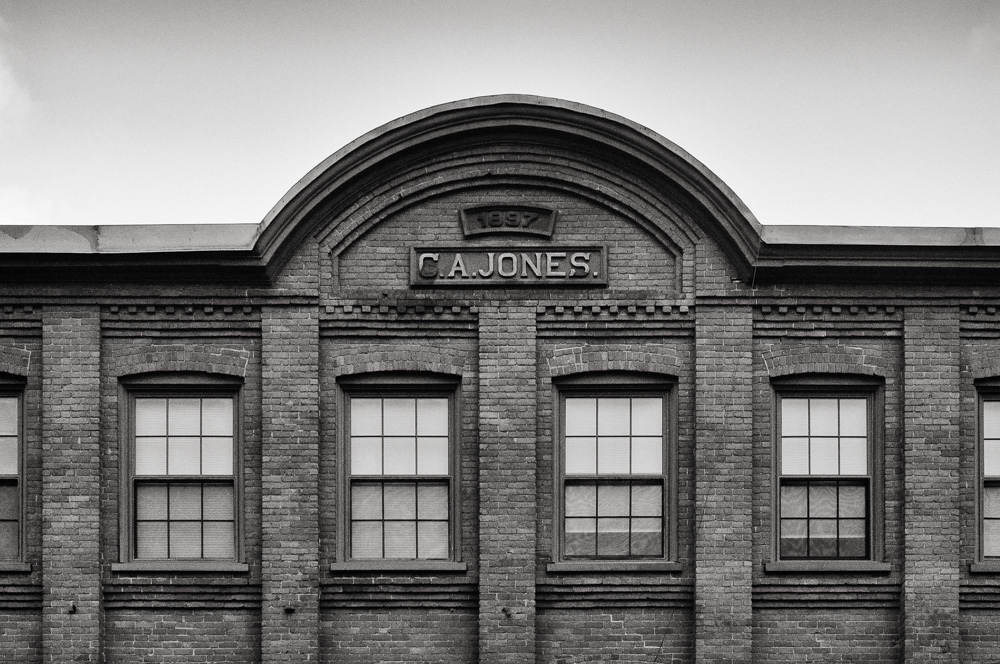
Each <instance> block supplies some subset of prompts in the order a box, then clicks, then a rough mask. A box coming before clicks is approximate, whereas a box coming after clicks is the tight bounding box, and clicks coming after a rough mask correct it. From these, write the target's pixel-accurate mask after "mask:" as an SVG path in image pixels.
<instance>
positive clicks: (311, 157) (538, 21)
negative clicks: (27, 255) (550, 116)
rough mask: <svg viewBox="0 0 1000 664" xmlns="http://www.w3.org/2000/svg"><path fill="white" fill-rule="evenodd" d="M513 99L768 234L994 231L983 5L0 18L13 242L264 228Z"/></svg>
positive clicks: (203, 2) (288, 5) (995, 8)
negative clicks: (832, 228)
mask: <svg viewBox="0 0 1000 664" xmlns="http://www.w3.org/2000/svg"><path fill="white" fill-rule="evenodd" d="M501 93H525V94H535V95H543V96H550V97H560V98H564V99H568V100H571V101H576V102H581V103H584V104H590V105H592V106H596V107H599V108H603V109H606V110H608V111H611V112H614V113H617V114H619V115H623V116H625V117H627V118H629V119H631V120H634V121H636V122H638V123H640V124H643V125H646V126H647V127H649V128H651V129H653V130H654V131H657V132H659V133H660V134H662V135H663V136H665V137H666V138H668V139H670V140H672V141H674V142H675V143H677V144H678V145H680V146H681V147H682V148H684V149H686V150H687V151H688V152H690V153H691V154H693V155H694V156H695V157H696V158H697V159H699V160H701V161H702V162H703V163H704V164H705V165H706V166H708V168H709V169H711V170H712V171H714V172H715V173H716V174H717V175H718V176H719V177H721V178H722V179H723V180H724V181H725V182H726V183H727V184H728V185H729V186H730V187H731V188H732V189H733V190H734V191H735V192H736V194H737V195H738V196H740V197H741V198H742V199H743V200H744V202H746V204H747V205H748V206H749V207H750V209H751V210H752V211H753V212H754V214H755V215H756V216H757V218H758V219H759V220H760V221H761V222H762V223H764V224H835V225H839V224H848V225H897V226H1000V1H994V0H979V1H972V0H967V1H956V0H941V1H938V2H928V1H926V0H891V1H890V0H882V1H877V0H863V1H860V0H859V1H856V2H855V1H846V0H836V1H833V0H830V1H827V2H820V1H819V0H815V1H805V0H795V1H790V0H787V1H778V0H772V1H755V0H730V1H727V2H721V1H711V0H708V1H705V0H692V1H690V2H670V1H668V0H650V1H648V2H639V1H632V2H625V1H620V2H612V1H607V2H595V1H592V0H572V1H565V2H551V1H550V2H541V1H539V0H531V1H526V2H507V1H501V0H492V1H481V2H477V1H472V0H456V1H453V2H449V1H445V0H421V1H419V2H417V1H412V2H405V1H402V0H398V1H395V2H388V1H380V0H357V1H354V0H350V1H346V0H345V1H341V2H331V1H328V2H302V1H295V0H282V1H281V2H264V1H257V2H232V1H229V0H211V1H209V0H170V1H169V2H163V1H154V0H148V1H145V0H143V1H140V0H122V1H120V2H109V1H106V0H88V1H82V0H65V1H55V0H0V224H41V223H46V224H47V223H55V224H116V223H204V222H213V223H228V222H258V221H260V220H261V219H263V218H264V216H265V215H266V214H267V212H268V210H269V209H270V208H271V207H272V206H273V205H274V204H275V203H276V202H277V201H278V199H279V198H281V196H282V195H283V194H284V193H285V192H286V191H287V190H288V189H289V188H290V187H291V186H292V185H293V184H294V183H295V182H296V181H297V180H298V179H299V178H300V177H302V176H303V175H305V173H306V172H308V171H309V169H311V168H312V167H313V166H314V165H316V164H317V163H318V162H320V161H322V160H323V159H324V158H325V157H327V156H328V155H329V154H331V153H332V152H334V151H336V150H337V149H338V148H340V147H341V146H343V145H344V144H345V143H348V142H350V141H351V140H353V139H354V138H356V137H358V136H360V135H361V134H363V133H365V132H367V131H369V130H371V129H374V128H375V127H377V126H379V125H381V124H383V123H385V122H388V121H389V120H392V119H394V118H397V117H399V116H401V115H405V114H407V113H410V112H413V111H416V110H419V109H421V108H424V107H427V106H432V105H435V104H440V103H444V102H448V101H454V100H457V99H463V98H466V97H473V96H479V95H489V94H501Z"/></svg>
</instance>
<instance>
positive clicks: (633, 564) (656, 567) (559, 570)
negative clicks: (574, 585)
mask: <svg viewBox="0 0 1000 664" xmlns="http://www.w3.org/2000/svg"><path fill="white" fill-rule="evenodd" d="M545 571H546V572H548V573H549V574H586V573H588V572H596V573H600V574H614V573H615V572H623V573H629V572H654V573H655V572H668V573H677V572H683V571H684V565H683V564H681V563H676V562H671V561H667V560H581V561H578V562H577V561H574V562H560V563H549V564H548V565H546V566H545Z"/></svg>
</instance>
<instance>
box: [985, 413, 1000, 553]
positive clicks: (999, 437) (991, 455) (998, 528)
mask: <svg viewBox="0 0 1000 664" xmlns="http://www.w3.org/2000/svg"><path fill="white" fill-rule="evenodd" d="M981 404H982V414H981V421H982V460H983V461H982V480H981V481H982V504H981V508H980V514H981V515H982V516H981V520H982V526H981V528H982V536H981V541H982V557H983V558H984V559H993V560H996V559H1000V395H998V396H991V397H990V398H984V399H982V401H981Z"/></svg>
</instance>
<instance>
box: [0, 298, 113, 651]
mask: <svg viewBox="0 0 1000 664" xmlns="http://www.w3.org/2000/svg"><path fill="white" fill-rule="evenodd" d="M42 344H43V345H42V363H43V378H42V469H43V477H44V481H43V482H42V580H43V583H44V595H43V604H42V653H43V661H44V662H46V664H49V663H54V662H74V663H76V662H95V663H96V662H99V661H100V658H101V623H102V620H101V599H100V598H101V574H100V549H99V545H100V540H101V538H100V487H101V461H100V459H101V445H100V410H101V409H100V384H101V381H100V355H101V321H100V311H99V310H98V308H97V307H65V308H60V309H52V310H49V309H46V310H45V312H44V313H43V315H42ZM0 650H2V646H0Z"/></svg>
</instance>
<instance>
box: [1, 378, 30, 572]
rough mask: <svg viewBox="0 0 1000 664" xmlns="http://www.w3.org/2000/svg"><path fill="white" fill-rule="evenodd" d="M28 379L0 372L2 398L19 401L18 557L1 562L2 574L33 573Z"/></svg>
mask: <svg viewBox="0 0 1000 664" xmlns="http://www.w3.org/2000/svg"><path fill="white" fill-rule="evenodd" d="M27 383H28V381H27V378H25V377H24V376H18V375H15V374H9V373H5V372H0V397H13V398H16V399H17V479H16V481H17V510H18V524H17V557H16V558H12V559H10V560H2V561H0V573H11V574H18V573H28V572H31V564H30V563H28V562H25V555H26V553H27V546H26V542H25V538H26V537H27V534H28V527H27V523H26V522H27V520H28V519H27V516H28V512H27V509H26V507H25V506H26V502H27V489H26V487H25V485H26V484H27V477H28V473H27V470H28V465H27V461H26V459H25V457H27V454H26V453H25V435H24V434H25V424H24V411H25V403H24V395H25V387H26V386H27Z"/></svg>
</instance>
